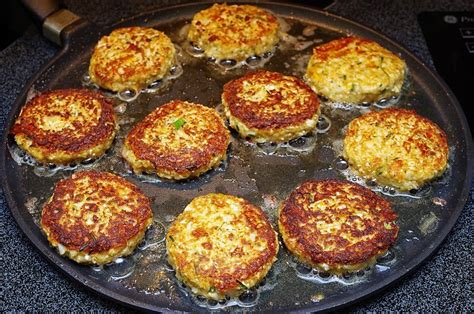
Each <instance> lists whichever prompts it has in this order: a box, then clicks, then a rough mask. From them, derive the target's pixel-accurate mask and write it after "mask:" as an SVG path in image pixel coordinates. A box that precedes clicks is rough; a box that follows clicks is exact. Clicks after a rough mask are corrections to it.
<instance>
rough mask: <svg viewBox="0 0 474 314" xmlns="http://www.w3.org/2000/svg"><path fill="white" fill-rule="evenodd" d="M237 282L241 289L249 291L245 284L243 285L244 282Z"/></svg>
mask: <svg viewBox="0 0 474 314" xmlns="http://www.w3.org/2000/svg"><path fill="white" fill-rule="evenodd" d="M237 282H238V283H239V285H240V288H241V289H244V290H248V289H249V288H248V287H247V286H246V285H244V284H243V283H242V281H240V280H237Z"/></svg>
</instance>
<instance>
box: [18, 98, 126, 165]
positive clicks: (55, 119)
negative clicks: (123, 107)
mask: <svg viewBox="0 0 474 314" xmlns="http://www.w3.org/2000/svg"><path fill="white" fill-rule="evenodd" d="M117 130H118V124H117V121H116V118H115V113H114V110H113V106H112V103H111V101H110V100H108V99H107V98H105V97H103V96H102V95H101V94H99V93H97V92H92V91H89V90H87V89H59V90H54V91H50V92H45V93H42V94H40V95H38V96H36V97H34V98H33V99H31V100H30V101H29V102H28V103H27V104H26V105H25V106H24V107H23V108H22V110H21V112H20V115H19V116H18V118H17V119H16V121H15V124H14V125H13V127H12V129H11V134H13V135H14V137H15V141H16V143H17V144H18V146H19V147H21V148H22V149H23V150H25V151H26V152H27V153H28V154H30V155H31V156H33V157H34V158H35V159H36V160H37V161H38V162H40V163H53V164H69V163H75V162H80V161H82V160H85V159H89V158H97V157H99V156H101V155H102V154H103V153H104V152H105V151H106V150H107V149H108V148H109V147H110V146H111V145H112V142H113V139H114V137H115V134H116V132H117Z"/></svg>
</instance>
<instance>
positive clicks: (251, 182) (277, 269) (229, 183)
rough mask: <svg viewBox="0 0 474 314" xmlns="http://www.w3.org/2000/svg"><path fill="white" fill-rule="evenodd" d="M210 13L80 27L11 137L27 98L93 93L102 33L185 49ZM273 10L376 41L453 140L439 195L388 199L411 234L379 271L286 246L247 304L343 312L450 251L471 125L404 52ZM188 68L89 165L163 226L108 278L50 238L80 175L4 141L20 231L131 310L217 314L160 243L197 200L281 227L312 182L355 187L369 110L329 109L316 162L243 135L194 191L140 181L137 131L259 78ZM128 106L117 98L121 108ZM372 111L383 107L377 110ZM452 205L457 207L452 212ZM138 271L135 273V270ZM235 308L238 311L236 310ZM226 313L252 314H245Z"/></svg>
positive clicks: (308, 15)
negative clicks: (65, 182) (138, 32)
mask: <svg viewBox="0 0 474 314" xmlns="http://www.w3.org/2000/svg"><path fill="white" fill-rule="evenodd" d="M207 6H208V5H207V4H196V5H185V6H180V7H176V8H170V9H165V10H161V11H157V12H154V13H152V14H147V15H143V16H140V17H137V18H134V19H132V20H128V21H125V22H121V23H119V24H116V25H112V26H110V27H109V28H106V29H101V30H100V33H97V29H96V28H95V27H94V26H91V25H85V26H84V25H83V27H81V28H78V29H77V30H76V31H75V32H74V34H73V36H72V37H71V39H70V42H69V43H68V45H67V46H66V48H65V49H64V50H63V51H62V52H61V53H60V54H59V55H58V56H57V57H56V58H55V59H54V60H53V61H52V62H51V63H50V64H49V65H47V66H46V67H45V68H44V69H43V70H42V71H40V73H39V74H38V76H37V77H36V78H34V79H33V80H32V81H31V82H30V84H28V85H27V86H26V88H25V91H24V93H23V94H22V95H21V96H20V97H19V99H18V101H17V102H16V104H15V105H14V107H13V109H12V113H11V115H10V120H9V122H8V123H6V128H7V130H9V129H10V127H11V124H12V122H13V120H14V118H15V117H16V116H17V115H18V113H19V111H20V109H21V106H22V105H23V104H24V102H25V99H26V97H27V95H30V96H31V94H33V93H36V92H41V91H45V90H50V89H56V88H65V87H80V86H81V78H82V76H83V74H84V73H86V71H87V66H88V62H89V58H90V55H91V52H92V49H93V46H94V44H95V42H96V41H97V40H98V39H99V38H100V36H101V35H104V34H107V33H109V32H110V31H111V30H112V29H114V28H117V27H121V26H128V25H145V26H152V27H156V28H157V29H160V30H163V31H165V32H166V33H167V34H168V35H170V36H171V38H172V39H173V41H174V42H175V43H178V42H179V40H178V37H179V31H178V30H179V29H181V27H182V26H183V25H185V21H186V20H189V19H190V18H191V17H192V15H193V14H194V13H195V12H197V11H199V10H201V9H203V8H205V7H207ZM261 6H263V7H265V8H268V9H270V10H272V11H273V12H274V13H276V14H277V15H279V16H280V17H283V18H285V19H286V21H288V23H289V24H290V25H291V30H290V31H289V33H290V35H293V36H298V35H301V33H302V30H303V28H304V27H305V26H306V24H309V25H315V26H317V29H316V30H315V34H314V35H313V36H310V37H309V40H316V39H318V40H322V41H327V40H330V39H333V38H337V37H340V36H342V35H343V34H347V33H351V34H356V35H359V36H362V37H366V38H370V39H373V40H376V41H378V42H379V43H381V44H382V45H383V46H385V47H386V48H388V49H390V50H392V51H394V52H396V53H398V54H400V55H401V56H402V58H403V59H405V61H406V62H407V65H408V68H409V71H410V75H409V78H408V84H407V85H406V86H405V90H404V93H403V95H402V97H401V99H400V100H399V102H398V103H397V104H396V106H397V107H403V108H413V109H415V110H416V111H417V112H418V113H420V114H421V115H423V116H427V117H429V118H430V119H432V120H433V121H435V122H436V123H438V124H439V125H440V126H441V127H442V128H443V129H444V130H445V131H446V133H447V134H448V141H449V144H450V149H451V155H450V168H449V170H448V171H447V173H446V175H445V176H443V178H441V179H439V180H437V181H436V182H435V183H433V184H432V185H431V187H430V188H429V189H427V190H424V191H420V192H418V193H417V194H414V195H411V196H388V195H387V196H385V197H386V198H388V199H389V200H390V201H391V202H392V204H393V207H394V209H395V210H396V211H397V212H398V214H399V225H400V234H399V239H398V241H397V243H396V245H395V246H394V248H393V249H392V250H391V256H389V257H387V258H386V259H385V260H381V261H379V263H378V264H377V265H376V266H375V267H373V268H372V269H370V270H368V271H366V272H361V273H360V274H358V275H354V276H352V277H350V278H335V277H330V278H324V276H323V277H320V276H317V275H312V274H311V273H309V274H308V271H309V270H308V269H305V268H304V267H301V266H300V265H297V264H296V263H295V262H294V260H293V259H292V258H291V257H290V256H289V254H288V253H287V251H286V249H284V248H283V247H282V248H281V250H280V253H279V256H278V257H279V259H278V261H277V262H276V263H275V265H274V267H273V270H272V271H271V272H270V274H269V276H268V278H267V279H266V283H265V284H264V285H262V286H261V287H259V288H258V289H257V292H256V294H255V295H256V296H257V298H258V300H257V301H256V303H253V302H252V301H251V300H249V299H252V297H253V296H252V295H249V296H247V297H248V298H247V300H244V301H248V302H247V303H246V305H252V307H250V308H249V309H250V310H255V311H277V310H310V309H311V310H324V309H329V308H336V307H339V306H342V305H347V304H349V303H351V302H354V301H356V300H358V299H360V298H362V297H365V296H368V295H370V294H372V293H374V292H375V291H378V290H380V289H381V288H383V287H385V286H387V285H388V284H390V283H392V282H394V281H395V280H397V279H399V278H401V277H403V276H404V275H405V274H407V273H408V272H409V271H410V270H412V269H414V268H415V267H416V266H417V265H419V264H420V263H421V262H423V261H424V260H425V259H426V258H427V257H428V256H429V255H430V254H431V253H433V252H434V250H435V249H436V248H437V247H438V246H439V244H440V243H441V242H442V240H443V239H444V238H445V236H446V235H447V233H448V232H449V231H450V230H451V228H452V226H453V225H454V222H455V221H456V219H457V217H458V216H459V213H460V211H461V210H462V207H463V205H464V203H465V201H466V197H467V192H468V188H469V183H470V171H471V167H472V166H471V164H470V160H469V158H468V157H467V156H471V155H472V147H471V146H472V140H471V138H470V135H469V133H468V132H469V131H468V128H467V124H466V121H465V118H464V116H463V115H462V113H461V110H460V109H459V106H458V104H457V101H456V100H455V99H454V97H453V96H452V93H451V92H450V91H449V89H447V87H446V86H445V84H444V83H443V82H442V81H441V80H440V79H439V78H438V77H437V76H436V75H434V74H433V73H431V72H430V71H429V70H428V69H427V68H426V67H425V66H424V65H423V64H421V63H420V62H419V61H418V60H417V59H415V58H414V57H413V56H412V55H411V54H410V53H408V52H407V51H406V50H404V49H403V48H402V47H400V46H398V45H397V44H395V43H393V42H392V41H390V40H389V39H387V38H385V37H383V36H382V35H380V34H377V33H375V32H374V31H372V30H370V29H367V28H365V27H363V26H361V25H358V24H355V23H352V22H350V21H347V20H345V19H342V18H338V17H335V16H332V15H328V14H327V13H324V12H320V11H315V10H310V9H307V8H300V7H295V6H288V5H282V4H261ZM302 21H304V23H303V22H302ZM303 24H305V25H303ZM307 40H308V39H304V40H300V42H301V41H307ZM313 45H314V44H312V45H310V46H309V47H308V48H307V49H305V50H301V51H296V50H295V49H286V48H285V44H283V45H282V49H280V50H279V51H278V52H277V53H276V55H275V56H273V58H272V59H271V60H270V61H269V62H268V63H267V64H266V65H265V68H266V69H269V70H276V71H280V72H283V73H285V74H292V75H297V76H302V74H303V73H304V69H305V65H306V60H307V56H309V54H310V52H311V47H312V46H313ZM181 61H182V62H183V63H184V64H185V65H184V73H183V75H182V76H180V77H179V78H177V79H176V80H174V81H171V82H169V84H166V86H164V88H163V89H162V90H160V91H158V92H157V93H154V94H142V95H140V96H139V98H138V99H137V100H135V101H133V102H132V103H129V104H128V105H127V110H126V111H125V113H123V114H119V117H120V118H119V119H120V121H121V130H120V133H119V136H118V139H117V141H116V143H115V145H114V148H113V149H112V150H111V151H110V152H109V153H108V154H107V156H106V157H104V158H102V159H100V160H98V161H96V162H94V163H93V164H91V165H87V166H84V165H81V166H79V169H81V168H95V169H98V170H107V171H112V172H115V173H119V174H121V175H124V176H126V178H127V179H129V180H131V181H133V182H135V183H136V184H138V185H139V186H140V188H141V189H142V190H143V192H144V193H145V194H146V195H148V196H149V197H151V199H152V201H153V210H154V213H155V217H156V220H157V221H158V222H157V223H156V224H155V227H154V229H153V230H151V232H149V233H148V235H147V238H148V242H147V243H148V244H150V243H155V245H151V246H150V247H148V248H146V246H145V248H144V249H140V250H137V252H136V253H135V254H134V255H133V256H132V257H129V258H126V259H124V261H123V262H122V263H121V264H115V265H112V266H110V267H105V268H104V269H103V270H98V269H93V268H91V267H87V266H80V265H77V264H75V263H73V262H71V261H69V260H67V259H66V258H63V257H61V256H59V255H58V254H57V253H56V252H55V251H54V250H53V249H51V248H50V247H49V245H48V243H47V240H46V238H45V237H44V236H43V234H42V233H41V231H40V229H39V228H38V226H37V221H38V217H39V214H40V212H41V207H42V204H43V203H44V202H45V201H46V200H47V198H48V197H49V196H50V194H51V191H52V188H53V186H54V184H55V183H56V182H57V181H58V180H59V179H60V178H63V177H66V176H69V175H70V174H71V173H72V171H64V170H61V171H58V172H56V174H54V175H52V176H48V177H46V176H44V173H43V175H41V176H38V175H37V173H38V168H36V169H35V168H33V167H31V166H27V165H21V166H20V165H18V164H17V163H16V162H15V161H14V160H13V158H12V156H11V154H10V152H9V149H8V148H7V145H10V146H14V145H11V144H12V143H11V139H10V138H8V137H7V136H5V138H4V139H3V142H2V151H1V156H0V157H1V158H2V159H1V165H2V168H3V176H2V180H3V182H2V184H3V187H4V191H5V194H6V196H7V199H8V202H9V205H10V208H11V210H12V212H13V214H14V216H15V218H16V220H17V222H18V224H19V225H20V227H21V228H22V229H23V231H24V232H25V233H26V234H27V235H28V237H29V238H30V239H31V240H32V242H33V243H34V244H35V245H36V246H37V247H38V248H39V249H40V250H41V252H43V254H44V255H45V256H46V257H47V258H48V259H49V260H50V261H51V262H53V263H54V264H56V265H57V266H58V267H60V268H61V269H62V270H63V271H65V272H66V273H67V274H68V275H70V276H72V277H74V278H75V279H76V280H78V281H79V282H81V283H82V284H84V285H85V286H88V287H89V288H91V289H93V290H95V291H97V292H99V293H101V294H103V295H106V296H108V297H111V298H112V299H115V300H116V301H119V302H121V303H124V304H128V305H130V306H133V307H137V308H141V309H149V310H155V311H160V310H182V311H197V310H205V309H206V307H203V306H206V305H205V304H203V303H202V302H200V301H199V300H196V299H191V298H190V297H189V296H187V295H186V290H185V289H184V288H182V287H181V286H180V284H179V283H178V282H177V281H176V280H175V279H174V273H173V272H172V271H170V270H169V266H167V264H166V263H165V251H164V243H161V244H160V243H157V242H160V240H161V239H162V236H163V234H164V229H163V228H167V226H168V225H169V224H170V222H171V221H172V219H173V218H174V217H176V215H178V214H179V213H180V212H181V211H182V209H183V208H184V207H185V205H186V204H187V203H188V202H189V201H190V200H191V199H192V198H194V197H195V196H198V195H203V194H206V193H209V192H221V193H230V194H235V195H238V196H241V197H244V198H246V199H248V200H249V201H251V202H252V203H254V204H256V205H258V206H260V207H262V208H263V209H264V210H265V211H266V212H267V214H268V215H269V216H270V218H271V220H272V222H273V223H274V226H275V227H276V224H275V221H276V207H277V204H278V203H279V202H280V201H282V200H283V199H284V198H285V197H286V196H287V195H288V194H289V192H290V191H291V190H292V189H293V188H295V187H296V186H297V185H298V184H299V183H300V182H301V181H303V180H305V179H309V178H344V174H343V173H342V172H341V171H340V170H339V169H338V163H337V156H338V154H339V152H340V148H341V147H340V146H341V145H340V144H341V139H342V137H343V128H344V126H345V125H347V123H348V122H349V121H350V120H351V119H353V118H354V117H356V116H358V115H360V114H361V112H365V111H367V110H368V109H363V110H359V109H358V110H351V111H347V110H343V109H337V110H335V109H330V108H331V107H330V106H328V105H326V106H325V108H324V109H323V113H324V114H325V115H326V116H327V117H329V119H330V120H331V121H332V125H331V128H330V129H329V131H328V132H327V133H323V134H318V136H317V138H316V141H317V145H316V147H315V148H314V149H313V150H312V151H310V152H307V153H304V154H300V153H295V152H294V151H290V150H288V149H281V150H279V151H277V152H275V154H273V155H267V154H264V153H263V152H262V150H261V149H259V148H257V147H253V146H250V145H248V144H245V143H244V142H243V141H242V140H240V139H237V138H236V137H235V136H234V138H233V141H232V145H231V148H230V154H229V158H228V160H227V162H226V163H224V164H223V165H222V166H221V167H220V168H219V169H217V170H215V171H212V172H210V173H208V174H206V175H205V176H203V177H202V178H199V179H197V180H193V181H188V182H184V183H172V182H157V181H153V182H152V180H149V178H146V177H141V178H139V177H137V176H134V175H131V174H130V173H129V172H128V171H127V169H126V167H125V165H124V162H123V161H122V160H121V159H120V158H118V157H117V152H118V151H119V150H120V148H121V145H122V140H123V137H124V136H125V135H126V134H127V132H128V130H129V129H130V128H131V127H132V126H133V125H134V124H135V123H136V122H137V121H139V120H140V119H141V118H143V117H144V116H145V115H146V114H147V113H149V112H150V111H152V110H153V109H154V108H156V107H157V106H159V105H161V104H164V103H166V102H167V101H169V100H171V99H175V98H180V99H184V100H188V101H194V102H200V103H203V104H207V105H209V106H211V107H216V106H217V107H218V105H219V103H220V93H221V91H222V85H223V84H224V83H225V82H227V81H228V80H230V79H233V78H235V77H237V76H240V75H242V74H243V73H244V72H245V71H247V69H242V70H234V71H230V72H227V73H223V72H222V71H220V70H219V69H218V68H216V67H215V66H214V65H212V64H209V63H207V62H205V60H196V59H193V58H190V57H186V53H183V55H182V57H181ZM285 63H286V65H285ZM121 103H122V102H121V101H119V100H117V106H120V105H121ZM372 109H374V108H371V109H370V110H372ZM5 133H7V132H5ZM35 172H36V173H35ZM46 173H48V174H53V173H54V172H52V171H46ZM416 197H419V198H416ZM443 200H444V201H445V205H442V204H444V202H443ZM440 204H441V205H440ZM142 248H143V247H142ZM132 268H133V269H134V271H133V272H130V270H131V269H132ZM120 277H126V278H122V279H120ZM300 277H304V278H306V279H303V278H300ZM255 295H254V296H255ZM229 304H230V302H228V303H227V305H229ZM243 305H245V303H244V304H243ZM207 306H209V305H207ZM211 307H212V308H224V307H223V306H222V305H219V304H217V305H214V304H211ZM225 309H227V310H242V308H239V307H238V306H232V307H226V308H225Z"/></svg>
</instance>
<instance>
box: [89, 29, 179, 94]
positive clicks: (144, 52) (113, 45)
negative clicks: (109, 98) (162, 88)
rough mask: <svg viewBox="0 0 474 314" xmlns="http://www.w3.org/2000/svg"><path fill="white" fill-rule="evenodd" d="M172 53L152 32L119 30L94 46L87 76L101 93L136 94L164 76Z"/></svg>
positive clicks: (165, 40)
mask: <svg viewBox="0 0 474 314" xmlns="http://www.w3.org/2000/svg"><path fill="white" fill-rule="evenodd" d="M175 50H176V49H175V47H174V45H173V43H172V42H171V39H169V38H168V36H166V35H165V34H164V33H162V32H160V31H158V30H156V29H153V28H148V27H137V26H136V27H124V28H119V29H116V30H114V31H113V32H112V33H110V35H108V36H104V37H102V38H101V39H100V40H99V42H98V43H97V45H96V46H95V48H94V52H93V54H92V57H91V60H90V65H89V75H90V77H91V81H92V82H94V83H95V84H97V85H99V86H100V87H102V88H105V89H109V90H113V91H117V92H119V91H123V90H127V89H132V90H135V91H138V90H140V89H142V88H145V87H147V86H148V85H149V84H150V83H152V82H154V81H156V80H159V79H162V78H163V77H164V76H166V74H168V72H169V70H170V69H171V67H172V66H173V64H174V62H175V53H176V51H175Z"/></svg>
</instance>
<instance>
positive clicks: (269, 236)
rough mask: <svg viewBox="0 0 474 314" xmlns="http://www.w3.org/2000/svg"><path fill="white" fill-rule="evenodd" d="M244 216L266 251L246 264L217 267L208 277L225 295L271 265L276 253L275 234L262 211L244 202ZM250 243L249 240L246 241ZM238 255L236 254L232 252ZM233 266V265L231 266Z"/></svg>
mask: <svg viewBox="0 0 474 314" xmlns="http://www.w3.org/2000/svg"><path fill="white" fill-rule="evenodd" d="M244 206H245V210H244V216H245V219H246V221H247V223H248V224H249V225H250V226H252V228H253V229H255V230H256V231H257V233H258V237H259V239H263V240H265V242H266V243H267V247H268V250H266V251H263V252H261V253H260V255H259V256H258V257H256V258H254V259H252V260H251V261H250V262H249V263H248V264H245V265H240V266H237V267H234V268H233V269H231V267H229V266H227V265H225V264H224V265H219V266H221V267H217V268H216V269H215V271H214V272H211V273H209V276H210V277H211V278H213V279H214V282H215V283H216V289H218V290H219V291H220V292H222V293H225V291H227V290H234V289H236V288H239V286H240V284H239V282H238V281H242V280H246V279H247V278H250V277H252V276H253V275H255V273H257V272H259V271H260V270H261V269H262V268H263V267H264V266H265V265H268V264H271V263H273V259H274V258H275V256H276V253H277V243H276V241H275V232H274V231H273V228H272V226H271V224H270V222H269V221H268V219H267V217H266V216H265V215H264V214H263V212H262V210H261V209H259V208H258V207H256V206H254V205H252V204H251V203H249V202H247V201H245V205H244ZM248 241H249V243H250V240H248ZM234 253H235V254H238V252H234ZM233 266H235V265H233Z"/></svg>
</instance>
